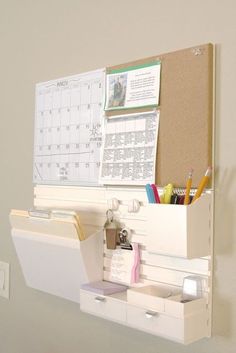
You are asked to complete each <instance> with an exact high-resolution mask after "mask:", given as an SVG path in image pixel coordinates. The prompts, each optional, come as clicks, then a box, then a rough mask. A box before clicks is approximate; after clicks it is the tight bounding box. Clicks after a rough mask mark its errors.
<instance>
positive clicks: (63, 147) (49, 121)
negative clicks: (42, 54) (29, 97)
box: [33, 69, 105, 186]
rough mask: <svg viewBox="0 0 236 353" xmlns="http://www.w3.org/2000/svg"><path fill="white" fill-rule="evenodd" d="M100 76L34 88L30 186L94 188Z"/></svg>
mask: <svg viewBox="0 0 236 353" xmlns="http://www.w3.org/2000/svg"><path fill="white" fill-rule="evenodd" d="M104 81H105V70H104V69H102V70H96V71H91V72H87V73H83V74H78V75H74V76H70V77H65V78H62V79H57V80H52V81H48V82H44V83H39V84H37V85H36V109H35V138H34V171H33V173H34V180H33V181H34V183H37V184H59V185H88V186H89V185H98V179H99V169H100V149H101V144H102V121H103V104H104V103H103V100H104Z"/></svg>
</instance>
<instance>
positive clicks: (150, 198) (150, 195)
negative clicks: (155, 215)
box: [145, 184, 156, 203]
mask: <svg viewBox="0 0 236 353" xmlns="http://www.w3.org/2000/svg"><path fill="white" fill-rule="evenodd" d="M145 189H146V193H147V198H148V202H149V203H156V200H155V196H154V192H153V189H152V187H151V185H150V184H146V185H145Z"/></svg>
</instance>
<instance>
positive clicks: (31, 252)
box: [10, 211, 103, 302]
mask: <svg viewBox="0 0 236 353" xmlns="http://www.w3.org/2000/svg"><path fill="white" fill-rule="evenodd" d="M21 213H22V215H21ZM21 213H20V211H18V213H16V212H12V213H11V215H10V221H11V225H12V232H11V234H12V239H13V243H14V246H15V249H16V253H17V256H18V259H19V262H20V265H21V268H22V272H23V274H24V278H25V282H26V284H27V285H28V286H29V287H32V288H35V289H38V290H41V291H44V292H47V293H50V294H53V295H57V296H59V297H62V298H65V299H68V300H72V301H74V302H79V300H80V297H79V294H80V286H81V284H83V283H87V282H92V281H98V280H101V279H102V276H103V273H102V266H103V231H102V230H100V229H98V228H96V227H90V228H88V227H86V226H84V227H83V228H84V232H85V236H86V237H85V240H83V241H80V240H79V239H78V235H77V231H76V228H75V226H74V223H71V222H68V219H66V221H65V222H63V219H61V220H58V221H57V220H51V219H42V218H41V219H40V218H36V217H29V216H25V214H26V213H24V214H23V212H21Z"/></svg>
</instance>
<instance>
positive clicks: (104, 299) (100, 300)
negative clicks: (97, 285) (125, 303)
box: [94, 297, 106, 303]
mask: <svg viewBox="0 0 236 353" xmlns="http://www.w3.org/2000/svg"><path fill="white" fill-rule="evenodd" d="M94 300H95V302H96V303H104V302H105V301H106V298H104V297H95V299H94Z"/></svg>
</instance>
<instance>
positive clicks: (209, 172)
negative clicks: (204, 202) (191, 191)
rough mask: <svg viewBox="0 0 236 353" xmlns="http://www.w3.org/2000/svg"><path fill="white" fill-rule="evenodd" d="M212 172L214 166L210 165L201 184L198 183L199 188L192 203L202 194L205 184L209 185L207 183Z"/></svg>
mask: <svg viewBox="0 0 236 353" xmlns="http://www.w3.org/2000/svg"><path fill="white" fill-rule="evenodd" d="M211 173H212V168H211V167H208V168H207V171H206V173H205V175H204V176H203V177H202V180H201V181H200V184H199V185H198V188H197V191H196V193H195V195H194V198H193V200H192V203H193V202H194V201H196V200H197V199H198V198H199V197H200V196H201V194H202V192H203V190H204V188H205V186H206V185H207V183H208V181H209V179H210V176H211Z"/></svg>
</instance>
